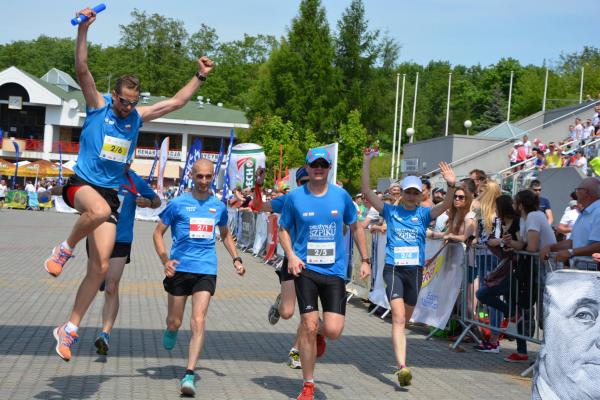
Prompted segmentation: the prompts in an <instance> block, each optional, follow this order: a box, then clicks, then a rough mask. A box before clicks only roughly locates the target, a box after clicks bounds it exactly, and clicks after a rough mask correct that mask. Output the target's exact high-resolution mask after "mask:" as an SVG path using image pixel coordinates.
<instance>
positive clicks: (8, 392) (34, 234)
mask: <svg viewBox="0 0 600 400" xmlns="http://www.w3.org/2000/svg"><path fill="white" fill-rule="evenodd" d="M74 220H75V216H73V215H67V214H57V213H53V212H49V211H46V212H33V211H17V210H14V211H13V210H0V224H1V226H2V239H1V240H0V252H1V253H0V254H1V256H0V271H1V272H2V273H1V274H0V330H1V333H0V399H144V400H150V399H177V398H179V397H180V395H179V391H178V388H179V386H178V385H179V379H181V377H182V375H183V373H184V372H185V364H186V360H187V343H188V340H189V336H190V330H189V311H190V306H188V308H187V310H186V315H185V319H184V324H183V326H182V331H181V333H180V335H179V338H178V343H177V345H176V347H175V348H174V349H173V350H172V351H171V352H168V351H166V350H165V349H163V348H162V333H163V329H164V326H165V324H164V319H165V316H166V293H165V292H164V290H163V288H162V279H163V274H162V268H161V267H160V264H159V262H158V258H157V256H156V255H155V252H154V247H153V244H152V237H151V235H152V230H153V229H154V223H150V222H137V223H136V228H135V241H134V245H133V250H132V263H131V264H129V265H128V266H127V267H126V269H125V273H124V275H123V279H122V282H121V309H120V312H119V317H118V319H117V322H116V325H115V329H114V331H113V333H112V335H111V348H110V352H109V355H108V357H100V356H98V355H97V354H96V352H95V347H94V345H93V341H94V339H95V337H96V335H97V333H98V328H99V327H100V325H101V307H102V301H101V300H102V299H101V296H98V297H97V299H96V301H95V302H94V304H93V305H92V307H91V308H90V310H89V312H88V314H87V316H86V318H85V319H84V321H83V323H82V327H81V328H80V333H79V334H80V342H79V343H78V344H76V345H75V349H74V353H73V359H72V360H71V362H69V363H66V362H64V361H62V360H60V359H59V358H58V356H57V355H56V353H55V352H54V345H55V342H54V339H53V337H52V329H53V328H54V327H55V326H56V325H58V324H61V323H64V321H65V320H66V318H67V317H68V314H69V312H70V307H71V306H72V302H73V300H74V298H75V292H76V290H77V287H78V284H79V282H80V280H81V278H82V277H83V274H84V271H85V266H86V256H85V249H84V246H82V245H80V246H78V248H77V249H76V252H75V254H76V258H74V259H73V260H71V261H70V262H69V264H67V266H66V269H65V270H64V272H63V273H62V274H61V276H60V277H59V278H52V277H50V275H48V274H47V273H46V271H45V270H44V269H43V266H42V265H43V260H44V259H45V258H46V257H47V256H48V254H49V252H50V250H51V249H52V247H53V246H54V245H55V244H56V243H57V242H58V241H60V240H62V239H64V238H65V237H66V235H67V233H68V231H69V229H70V228H71V226H72V224H73V222H74ZM166 236H168V235H166ZM218 256H219V259H220V260H221V261H222V262H221V264H220V267H219V268H220V270H219V277H218V280H217V292H216V294H215V296H214V298H213V300H212V301H211V305H210V309H209V313H208V317H207V326H206V329H207V332H206V341H205V347H204V351H203V354H202V356H201V358H200V362H199V364H198V368H197V370H196V371H197V373H198V375H199V376H200V377H201V379H200V381H199V382H198V383H197V389H198V393H197V395H196V398H199V399H289V398H295V397H296V396H297V394H298V392H299V389H300V388H301V385H302V375H301V371H300V370H292V369H290V368H288V367H287V365H286V359H287V352H288V350H289V347H290V344H291V343H292V341H293V336H294V334H295V329H296V326H297V323H298V321H299V318H298V316H297V315H295V316H294V317H293V318H292V319H291V320H289V321H283V320H282V321H280V322H279V323H278V324H277V325H276V326H274V327H273V326H271V325H269V323H268V322H267V310H268V307H269V305H270V304H271V302H272V300H273V299H274V298H275V296H276V295H277V293H278V291H279V286H278V281H277V279H276V276H275V274H274V273H273V267H271V266H268V265H264V264H261V263H259V262H258V260H257V259H255V258H253V257H252V256H251V255H249V254H245V255H243V258H244V261H245V265H246V269H247V273H246V276H245V277H243V278H240V277H238V276H237V275H236V274H235V273H234V270H233V268H232V267H231V264H230V261H229V256H228V255H227V253H226V251H225V249H224V247H223V246H222V245H221V244H219V245H218ZM366 308H367V307H366V305H365V304H363V303H362V302H361V301H360V300H356V299H353V300H352V301H351V302H350V304H349V306H348V310H347V316H346V328H345V331H344V334H343V336H342V338H341V339H340V340H338V341H335V342H329V343H328V347H327V353H326V354H325V356H324V357H323V358H322V359H320V360H319V362H318V364H317V368H316V374H315V377H316V387H317V393H316V395H317V396H316V397H317V398H318V399H361V400H363V399H482V398H483V399H486V400H491V399H507V398H510V399H526V398H529V394H530V386H531V381H530V379H529V378H521V377H520V376H519V373H520V372H521V371H523V370H524V368H526V366H524V365H523V364H519V365H514V364H509V363H505V362H504V361H502V358H503V357H505V356H506V355H508V354H510V352H512V351H513V350H514V348H515V346H514V343H510V342H507V341H504V342H503V345H506V348H505V349H503V350H502V353H501V354H500V355H497V354H480V353H477V352H475V351H473V350H472V349H471V348H470V345H464V346H463V347H464V348H465V349H466V352H464V353H454V352H451V351H449V350H448V342H446V341H443V340H440V339H437V340H431V341H426V340H425V335H424V334H423V332H422V331H419V330H412V331H410V332H409V336H408V345H409V353H408V354H409V360H408V361H409V365H410V366H411V367H412V368H413V375H414V379H413V385H412V386H410V387H409V388H408V389H406V390H401V389H399V388H398V387H397V384H396V382H395V380H394V376H393V371H394V357H393V353H392V349H391V339H390V335H391V324H390V321H389V320H386V321H383V320H381V319H380V318H378V317H375V316H369V315H367V310H366ZM530 347H532V348H533V350H537V348H536V347H535V346H530ZM531 354H532V355H534V356H535V354H536V353H534V352H532V353H531Z"/></svg>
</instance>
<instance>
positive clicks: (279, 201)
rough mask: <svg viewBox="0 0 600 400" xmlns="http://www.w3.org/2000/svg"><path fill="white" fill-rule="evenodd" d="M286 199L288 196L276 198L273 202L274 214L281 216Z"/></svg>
mask: <svg viewBox="0 0 600 400" xmlns="http://www.w3.org/2000/svg"><path fill="white" fill-rule="evenodd" d="M286 197H287V196H279V197H275V198H274V199H273V200H271V209H272V210H273V212H274V213H277V214H281V211H282V210H283V205H284V204H285V198H286Z"/></svg>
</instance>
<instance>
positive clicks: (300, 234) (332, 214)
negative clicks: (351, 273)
mask: <svg viewBox="0 0 600 400" xmlns="http://www.w3.org/2000/svg"><path fill="white" fill-rule="evenodd" d="M355 222H356V208H354V203H353V202H352V199H351V198H350V195H349V194H348V192H346V191H345V190H344V189H342V188H339V187H337V186H334V185H331V184H330V185H329V186H328V188H327V193H325V195H323V196H315V195H313V194H312V193H311V192H310V191H309V190H308V186H307V185H304V186H302V187H299V188H296V189H294V190H292V191H291V192H289V193H288V194H287V196H286V199H285V205H284V206H283V212H282V215H281V218H280V220H279V225H280V226H282V227H283V228H284V229H286V230H287V231H288V232H289V233H290V236H291V237H292V238H293V243H292V247H293V250H294V253H296V255H297V256H298V257H299V258H300V259H301V260H302V261H303V262H304V263H305V265H306V268H307V269H310V270H312V271H315V272H318V273H320V274H323V275H329V276H338V277H340V278H342V279H345V278H346V274H347V269H348V268H347V267H348V266H347V265H346V261H345V260H346V257H345V253H346V250H345V246H344V230H343V228H344V224H345V225H351V224H353V223H355Z"/></svg>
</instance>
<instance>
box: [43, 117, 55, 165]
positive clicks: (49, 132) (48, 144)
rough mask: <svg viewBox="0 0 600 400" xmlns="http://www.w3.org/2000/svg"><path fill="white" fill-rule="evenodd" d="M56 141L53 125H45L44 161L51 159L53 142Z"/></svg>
mask: <svg viewBox="0 0 600 400" xmlns="http://www.w3.org/2000/svg"><path fill="white" fill-rule="evenodd" d="M53 140H54V126H53V125H52V124H46V125H44V159H45V160H49V159H50V153H52V141H53Z"/></svg>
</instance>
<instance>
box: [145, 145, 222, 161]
mask: <svg viewBox="0 0 600 400" xmlns="http://www.w3.org/2000/svg"><path fill="white" fill-rule="evenodd" d="M156 153H157V151H156V149H146V148H140V147H138V148H136V149H135V158H155V157H156ZM167 157H168V159H169V160H177V161H181V150H169V152H168V155H167ZM202 158H206V159H207V160H210V161H212V162H214V163H216V162H217V161H218V160H219V153H213V152H207V151H204V152H202Z"/></svg>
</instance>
